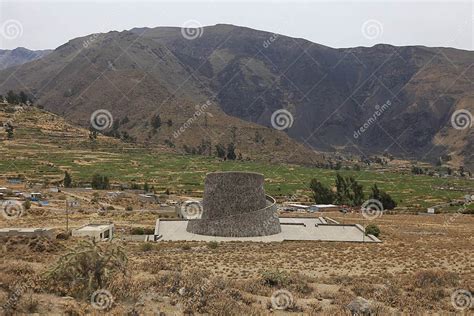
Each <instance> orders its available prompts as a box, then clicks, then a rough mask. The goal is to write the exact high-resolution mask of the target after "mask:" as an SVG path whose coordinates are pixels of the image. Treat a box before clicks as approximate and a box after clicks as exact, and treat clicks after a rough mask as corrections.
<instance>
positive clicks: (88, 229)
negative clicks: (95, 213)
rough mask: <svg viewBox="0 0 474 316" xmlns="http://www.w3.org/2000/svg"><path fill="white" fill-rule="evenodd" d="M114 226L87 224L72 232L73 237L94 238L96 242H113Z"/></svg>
mask: <svg viewBox="0 0 474 316" xmlns="http://www.w3.org/2000/svg"><path fill="white" fill-rule="evenodd" d="M114 230H115V225H114V224H87V225H84V226H82V227H79V228H78V229H74V230H73V231H72V236H73V237H92V238H94V239H95V240H96V241H108V240H112V238H113V236H114Z"/></svg>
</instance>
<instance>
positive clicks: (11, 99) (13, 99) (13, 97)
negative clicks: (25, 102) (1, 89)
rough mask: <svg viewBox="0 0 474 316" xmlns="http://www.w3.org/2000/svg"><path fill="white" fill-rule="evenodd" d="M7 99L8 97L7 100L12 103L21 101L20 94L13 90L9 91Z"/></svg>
mask: <svg viewBox="0 0 474 316" xmlns="http://www.w3.org/2000/svg"><path fill="white" fill-rule="evenodd" d="M6 99H7V102H8V103H10V104H18V101H19V98H18V96H17V95H16V93H15V92H13V91H12V90H10V91H8V92H7V97H6Z"/></svg>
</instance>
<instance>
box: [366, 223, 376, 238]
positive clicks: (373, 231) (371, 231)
mask: <svg viewBox="0 0 474 316" xmlns="http://www.w3.org/2000/svg"><path fill="white" fill-rule="evenodd" d="M365 234H366V235H374V236H375V237H378V236H379V235H380V228H379V227H378V226H377V225H375V224H369V225H367V227H366V228H365Z"/></svg>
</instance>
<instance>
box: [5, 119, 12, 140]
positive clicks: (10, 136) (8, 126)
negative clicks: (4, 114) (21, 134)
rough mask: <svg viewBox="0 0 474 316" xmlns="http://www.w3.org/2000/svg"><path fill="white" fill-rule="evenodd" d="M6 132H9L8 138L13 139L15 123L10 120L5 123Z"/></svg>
mask: <svg viewBox="0 0 474 316" xmlns="http://www.w3.org/2000/svg"><path fill="white" fill-rule="evenodd" d="M3 127H4V128H5V132H7V138H8V139H13V129H14V128H13V125H12V124H11V123H10V122H7V123H5V124H4V125H3Z"/></svg>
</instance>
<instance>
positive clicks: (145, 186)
mask: <svg viewBox="0 0 474 316" xmlns="http://www.w3.org/2000/svg"><path fill="white" fill-rule="evenodd" d="M143 191H145V192H149V191H150V186H149V185H148V182H146V181H145V184H144V185H143Z"/></svg>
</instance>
